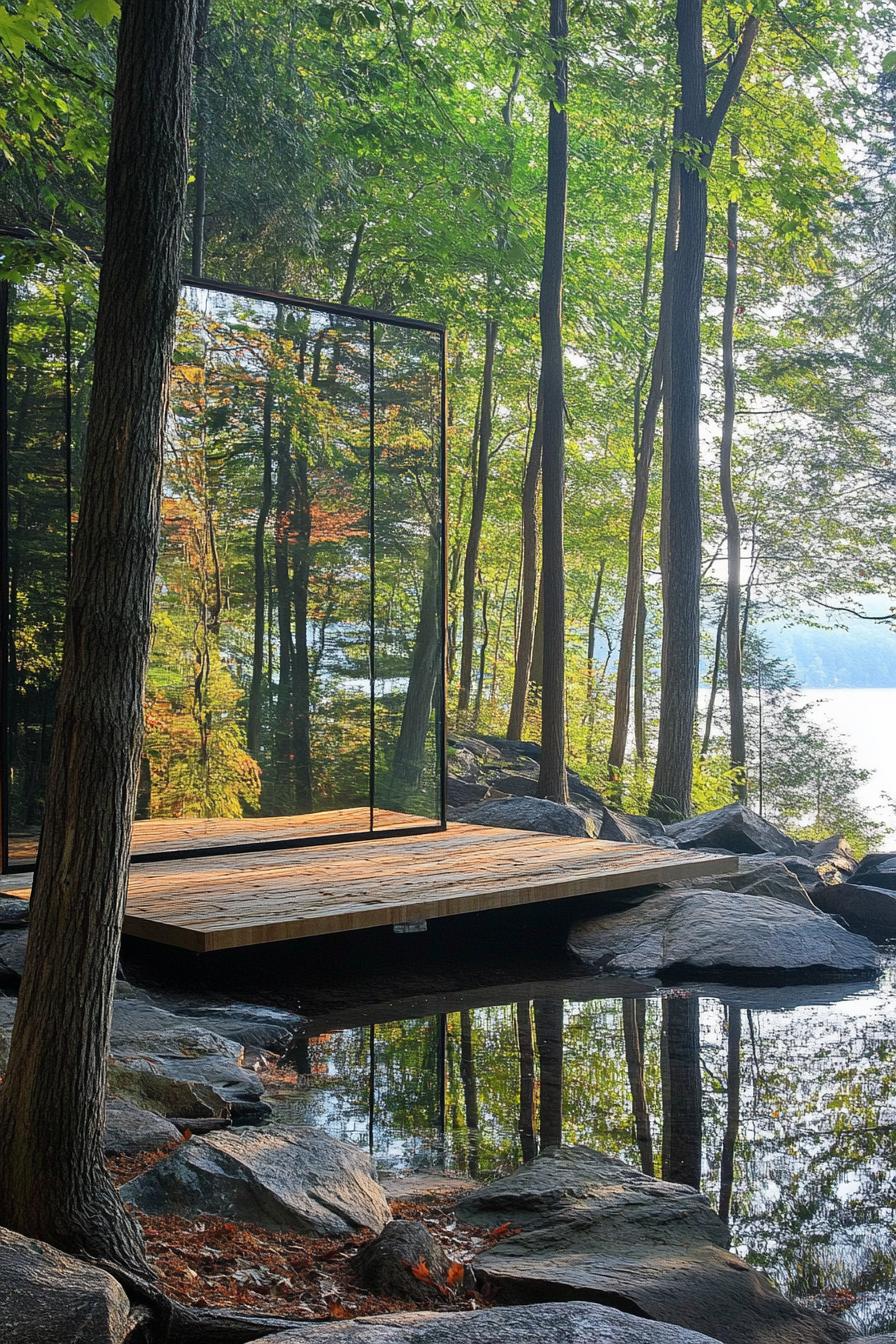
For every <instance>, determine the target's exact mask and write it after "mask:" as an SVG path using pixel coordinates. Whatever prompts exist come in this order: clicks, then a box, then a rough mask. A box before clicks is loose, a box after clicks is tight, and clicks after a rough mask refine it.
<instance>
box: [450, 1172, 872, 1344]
mask: <svg viewBox="0 0 896 1344" xmlns="http://www.w3.org/2000/svg"><path fill="white" fill-rule="evenodd" d="M457 1212H458V1216H459V1217H461V1218H463V1219H464V1220H466V1221H468V1222H470V1223H473V1224H476V1225H479V1226H482V1225H485V1226H491V1227H495V1226H499V1225H501V1224H503V1223H508V1222H509V1223H510V1224H511V1226H512V1227H519V1228H520V1229H521V1230H520V1232H519V1233H518V1234H517V1235H515V1236H513V1235H511V1236H509V1237H506V1238H504V1239H502V1240H501V1241H500V1242H498V1243H497V1244H496V1245H495V1246H493V1247H491V1248H490V1249H489V1250H486V1251H484V1252H483V1253H482V1254H481V1255H479V1256H478V1257H477V1259H476V1260H475V1261H474V1262H473V1268H474V1270H475V1272H476V1276H477V1278H478V1279H481V1280H482V1281H484V1283H485V1285H486V1287H487V1288H488V1289H489V1290H490V1291H492V1292H493V1293H494V1294H495V1295H496V1297H497V1299H498V1300H499V1301H502V1302H514V1301H517V1302H520V1301H526V1302H531V1301H532V1300H533V1299H534V1300H536V1301H537V1300H539V1299H541V1300H542V1301H546V1300H550V1299H551V1298H553V1299H558V1298H560V1299H566V1298H571V1297H580V1298H583V1299H590V1300H592V1301H603V1302H606V1303H613V1304H614V1305H616V1306H621V1307H624V1308H625V1309H626V1310H628V1311H632V1312H634V1313H636V1314H638V1315H642V1316H646V1317H648V1318H650V1319H652V1320H659V1321H665V1322H668V1323H669V1324H673V1325H680V1326H684V1327H686V1328H688V1329H691V1330H697V1331H703V1332H704V1333H705V1334H709V1335H710V1337H711V1338H713V1339H718V1340H721V1341H722V1342H723V1344H840V1341H843V1340H846V1339H847V1338H848V1337H849V1330H848V1329H847V1328H846V1327H845V1326H843V1325H842V1324H841V1323H839V1322H837V1321H834V1320H832V1319H831V1318H830V1317H826V1316H822V1315H821V1314H820V1313H818V1312H815V1311H809V1310H806V1309H804V1308H801V1307H797V1306H795V1305H794V1304H793V1303H792V1302H789V1301H788V1300H787V1298H785V1297H782V1296H781V1294H780V1293H779V1292H777V1290H776V1289H775V1288H774V1287H773V1286H772V1284H771V1283H770V1282H769V1281H768V1280H767V1279H766V1278H765V1277H764V1276H763V1275H762V1274H760V1273H758V1272H757V1271H756V1270H754V1269H751V1268H750V1266H749V1265H747V1264H746V1263H745V1261H743V1260H740V1259H738V1257H737V1256H734V1255H732V1254H731V1253H730V1252H729V1251H728V1249H727V1246H728V1231H727V1228H726V1226H725V1224H724V1223H723V1222H722V1221H721V1219H720V1218H718V1217H717V1215H716V1214H715V1213H714V1212H713V1210H712V1209H711V1208H710V1206H709V1203H708V1202H707V1200H706V1199H704V1197H703V1196H702V1195H701V1194H699V1193H698V1192H697V1191H696V1190H693V1189H691V1187H690V1186H684V1185H673V1184H671V1183H669V1182H666V1181H657V1180H654V1178H653V1177H651V1176H645V1175H644V1174H643V1173H642V1172H640V1171H638V1170H637V1169H636V1168H634V1167H630V1166H628V1165H627V1164H626V1163H624V1162H619V1161H617V1160H616V1159H615V1158H611V1157H605V1156H604V1155H602V1154H600V1153H596V1152H593V1151H592V1150H591V1149H588V1148H584V1147H572V1148H550V1149H547V1150H546V1151H545V1152H544V1153H542V1154H541V1155H540V1156H539V1157H538V1158H536V1159H535V1161H534V1162H532V1163H530V1164H529V1165H528V1166H525V1167H522V1168H520V1170H519V1171H517V1172H514V1173H513V1175H511V1176H507V1177H504V1178H502V1179H501V1180H498V1181H495V1182H494V1183H493V1184H492V1185H490V1186H486V1187H484V1188H483V1189H482V1190H481V1191H479V1192H477V1193H476V1194H473V1195H470V1196H469V1197H467V1198H465V1199H462V1200H461V1201H460V1203H459V1204H458V1206H457Z"/></svg>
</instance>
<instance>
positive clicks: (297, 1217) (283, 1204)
mask: <svg viewBox="0 0 896 1344" xmlns="http://www.w3.org/2000/svg"><path fill="white" fill-rule="evenodd" d="M121 1196H122V1198H123V1199H124V1200H125V1202H126V1203H130V1204H135V1205H136V1206H137V1208H139V1209H142V1210H144V1212H146V1213H156V1214H168V1213H175V1214H179V1215H181V1216H182V1217H186V1218H193V1217H196V1216H198V1215H199V1214H203V1213H206V1214H214V1215H217V1216H219V1217H223V1218H230V1219H233V1220H234V1221H237V1222H245V1223H254V1224H256V1225H257V1226H260V1227H267V1228H270V1229H271V1230H272V1231H275V1232H284V1231H295V1232H304V1233H308V1234H310V1235H311V1236H317V1237H343V1236H347V1235H350V1234H351V1233H353V1232H357V1231H359V1230H362V1229H367V1228H370V1229H371V1230H372V1231H374V1232H381V1231H382V1229H383V1228H384V1227H385V1225H386V1223H388V1222H389V1220H390V1218H391V1216H392V1215H391V1214H390V1212H389V1205H388V1204H387V1202H386V1196H385V1194H384V1193H383V1190H382V1188H381V1186H380V1185H378V1183H377V1181H376V1179H375V1177H374V1173H373V1167H372V1164H371V1162H370V1159H369V1158H368V1157H367V1155H366V1154H365V1153H363V1152H362V1151H361V1149H360V1148H356V1147H355V1146H354V1145H352V1144H348V1143H342V1142H341V1141H340V1140H339V1139H334V1138H331V1137H330V1135H329V1134H325V1133H324V1132H323V1130H320V1129H314V1128H312V1127H310V1126H304V1125H276V1126H275V1125H271V1126H265V1127H264V1128H261V1129H228V1130H221V1131H218V1132H215V1133H211V1134H207V1135H205V1136H204V1137H201V1138H200V1137H194V1138H191V1139H188V1140H187V1142H186V1143H183V1144H181V1146H180V1147H179V1148H177V1149H176V1150H175V1151H174V1152H173V1153H171V1154H170V1155H169V1156H168V1157H165V1158H163V1159H162V1161H161V1162H158V1163H157V1164H156V1165H155V1166H154V1167H151V1168H150V1169H149V1171H146V1172H143V1174H142V1175H140V1176H138V1177H136V1178H135V1179H134V1180H133V1181H129V1182H128V1183H127V1185H125V1186H122V1189H121Z"/></svg>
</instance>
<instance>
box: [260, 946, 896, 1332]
mask: <svg viewBox="0 0 896 1344" xmlns="http://www.w3.org/2000/svg"><path fill="white" fill-rule="evenodd" d="M894 980H896V967H894V963H893V962H890V964H889V965H888V969H887V972H886V975H885V976H884V978H883V980H882V981H881V984H880V985H879V986H877V987H875V988H874V989H871V990H865V991H863V992H860V993H858V994H856V995H854V996H850V997H844V998H842V999H841V1000H840V1001H839V1002H834V1003H828V1004H818V1003H812V1004H809V1003H807V1004H806V1006H803V1007H796V1008H789V1009H787V1010H777V1011H772V1010H768V1009H764V1008H762V1009H751V1010H747V1009H746V1008H744V1007H741V1008H738V1007H732V1006H728V1005H726V1004H724V1003H722V1002H720V1001H719V1000H718V999H715V998H710V997H704V998H698V997H696V996H692V995H691V994H689V993H688V992H686V991H681V990H671V991H667V992H666V993H665V994H664V995H663V996H662V997H660V998H646V999H634V998H631V999H612V998H598V999H592V1000H587V1001H564V1000H563V999H562V998H551V999H545V998H541V999H534V1000H520V1001H518V1002H513V1003H507V1004H503V1005H501V1006H498V1007H491V1006H490V1007H484V1008H470V1009H468V1010H465V1011H460V1012H457V1011H455V1012H448V1013H445V1014H442V1015H438V1014H437V1015H434V1016H432V1017H424V1018H421V1017H418V1018H413V1019H408V1020H406V1021H393V1022H385V1023H377V1024H376V1025H374V1026H371V1025H370V1023H369V1015H367V1014H365V1012H364V1010H363V1009H361V1010H359V1011H358V1012H357V1014H356V1018H357V1020H358V1021H359V1022H360V1023H362V1025H359V1026H356V1027H348V1028H345V1029H342V1030H337V1031H333V1032H330V1033H327V1034H325V1035H322V1036H318V1037H312V1038H311V1039H309V1040H308V1041H307V1042H304V1041H303V1042H300V1043H299V1046H298V1048H294V1051H293V1056H294V1060H295V1062H296V1065H297V1070H298V1085H297V1086H296V1085H286V1084H284V1085H282V1086H281V1088H280V1090H279V1091H278V1093H277V1101H276V1106H277V1109H278V1112H279V1113H280V1114H285V1115H288V1116H289V1117H290V1118H294V1119H299V1120H301V1121H303V1122H306V1123H314V1124H322V1125H324V1126H326V1127H327V1128H329V1129H331V1130H332V1131H333V1132H335V1133H338V1134H340V1135H341V1136H343V1137H345V1138H348V1139H350V1140H352V1141H354V1142H356V1143H359V1144H363V1145H364V1146H367V1147H368V1148H369V1149H370V1151H371V1152H372V1153H373V1154H374V1155H375V1157H376V1158H377V1160H378V1162H379V1163H381V1164H382V1165H383V1166H386V1167H393V1168H396V1169H403V1168H414V1167H423V1168H428V1167H438V1168H444V1169H445V1170H446V1171H448V1172H451V1173H456V1174H471V1175H473V1176H474V1177H477V1178H483V1179H485V1178H488V1177H490V1176H492V1175H494V1174H496V1173H501V1172H503V1171H507V1170H510V1169H512V1168H513V1167H515V1166H516V1165H518V1164H519V1163H520V1162H522V1161H525V1160H527V1159H528V1158H531V1157H532V1156H534V1155H535V1154H536V1153H537V1151H538V1149H539V1147H540V1146H544V1145H549V1144H553V1143H557V1142H559V1141H560V1140H561V1139H562V1141H563V1142H566V1143H583V1144H587V1145H589V1146H591V1147H594V1148H597V1149H599V1150H601V1151H603V1152H607V1153H612V1154H614V1155H616V1156H618V1157H621V1158H623V1159H624V1160H626V1161H628V1162H630V1163H633V1164H634V1165H636V1166H639V1167H641V1168H642V1169H643V1170H645V1171H649V1172H652V1173H654V1174H655V1175H657V1176H663V1177H665V1178H666V1179H668V1180H674V1181H680V1182H684V1183H687V1184H691V1185H695V1186H699V1187H700V1188H701V1189H702V1190H703V1192H704V1193H705V1194H706V1196H707V1197H708V1198H709V1200H710V1202H711V1203H712V1205H713V1207H714V1208H716V1209H717V1210H718V1211H719V1212H720V1214H721V1215H722V1217H723V1218H725V1219H726V1220H727V1221H728V1222H729V1224H730V1227H731V1233H732V1242H733V1247H734V1249H735V1250H737V1251H738V1252H739V1253H740V1254H742V1255H744V1256H746V1258H747V1259H749V1260H750V1261H751V1262H752V1263H753V1264H755V1265H757V1266H760V1267H762V1268H763V1269H764V1270H766V1272H767V1273H768V1274H769V1275H770V1276H771V1277H772V1278H773V1279H774V1280H775V1281H776V1282H777V1283H778V1284H779V1286H780V1287H781V1288H782V1289H783V1290H784V1291H785V1292H786V1293H788V1294H789V1295H791V1296H796V1297H799V1298H802V1299H804V1300H810V1301H814V1302H819V1303H821V1305H824V1304H825V1301H826V1300H827V1301H830V1298H829V1296H827V1295H829V1294H831V1293H832V1292H836V1291H837V1290H841V1289H845V1290H847V1291H848V1292H849V1293H852V1294H854V1295H855V1299H856V1300H855V1302H854V1303H853V1305H852V1306H851V1307H850V1308H849V1311H848V1315H847V1319H849V1321H850V1322H851V1323H852V1324H854V1325H855V1326H856V1327H857V1328H860V1329H870V1328H871V1327H874V1329H875V1330H884V1329H892V1328H893V1327H894V1325H896V1291H894V1290H893V1288H892V1283H893V1280H894V1269H896V1241H894V1235H896V1234H894V1223H896V1162H894V1158H896V1112H894V1110H893V1106H892V1102H891V1100H890V1099H891V1098H892V1096H893V1095H894V1091H896V1041H894V1038H893V1033H892V1021H891V1019H892V995H893V989H894ZM542 988H543V986H542ZM799 995H800V991H799V990H796V991H793V994H792V996H791V998H790V1002H791V1003H793V1002H795V1001H798V1000H799ZM805 997H806V998H808V997H809V995H808V994H807V995H806V996H805ZM312 1029H313V1026H312ZM442 1065H444V1083H442V1081H441V1080H442V1077H443V1073H442Z"/></svg>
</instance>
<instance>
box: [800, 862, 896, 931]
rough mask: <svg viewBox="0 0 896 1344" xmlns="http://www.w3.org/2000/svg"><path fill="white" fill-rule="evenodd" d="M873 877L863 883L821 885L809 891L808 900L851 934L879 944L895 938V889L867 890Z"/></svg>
mask: <svg viewBox="0 0 896 1344" xmlns="http://www.w3.org/2000/svg"><path fill="white" fill-rule="evenodd" d="M874 876H875V875H874V873H870V874H869V875H868V878H867V881H866V882H856V881H852V882H838V883H836V884H835V885H834V886H825V885H824V884H823V883H822V884H820V885H819V886H817V887H814V888H813V890H812V899H813V901H814V902H815V904H816V905H817V906H818V908H819V910H825V911H826V912H827V913H828V914H829V915H837V916H839V918H840V919H842V920H843V922H844V923H845V924H846V926H847V927H848V928H850V929H852V930H853V931H854V932H855V933H863V934H864V935H865V937H866V938H873V939H875V941H877V942H883V941H884V940H885V939H886V938H896V889H893V890H887V889H886V888H883V887H878V886H871V882H872V881H873V879H874Z"/></svg>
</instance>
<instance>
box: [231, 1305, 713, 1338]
mask: <svg viewBox="0 0 896 1344" xmlns="http://www.w3.org/2000/svg"><path fill="white" fill-rule="evenodd" d="M331 1341H334V1342H335V1344H716V1341H714V1340H713V1339H711V1338H710V1337H709V1336H708V1335H699V1334H695V1333H694V1331H693V1330H680V1329H679V1328H678V1327H677V1326H674V1325H660V1324H658V1323H657V1322H655V1321H645V1320H638V1319H637V1318H636V1317H634V1316H630V1315H628V1314H627V1313H625V1312H622V1311H616V1310H614V1308H612V1307H603V1306H598V1305H597V1304H596V1303H594V1302H538V1303H534V1304H532V1305H530V1306H519V1307H495V1308H494V1309H492V1310H489V1311H465V1312H431V1311H403V1312H399V1313H396V1314H395V1315H390V1316H362V1317H358V1319H357V1320H354V1321H333V1322H330V1323H325V1322H318V1321H312V1322H310V1323H309V1324H307V1325H296V1326H295V1327H294V1328H293V1329H291V1330H287V1331H285V1332H284V1333H282V1334H278V1335H265V1336H264V1337H263V1338H262V1339H260V1340H259V1341H258V1344H331Z"/></svg>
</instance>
